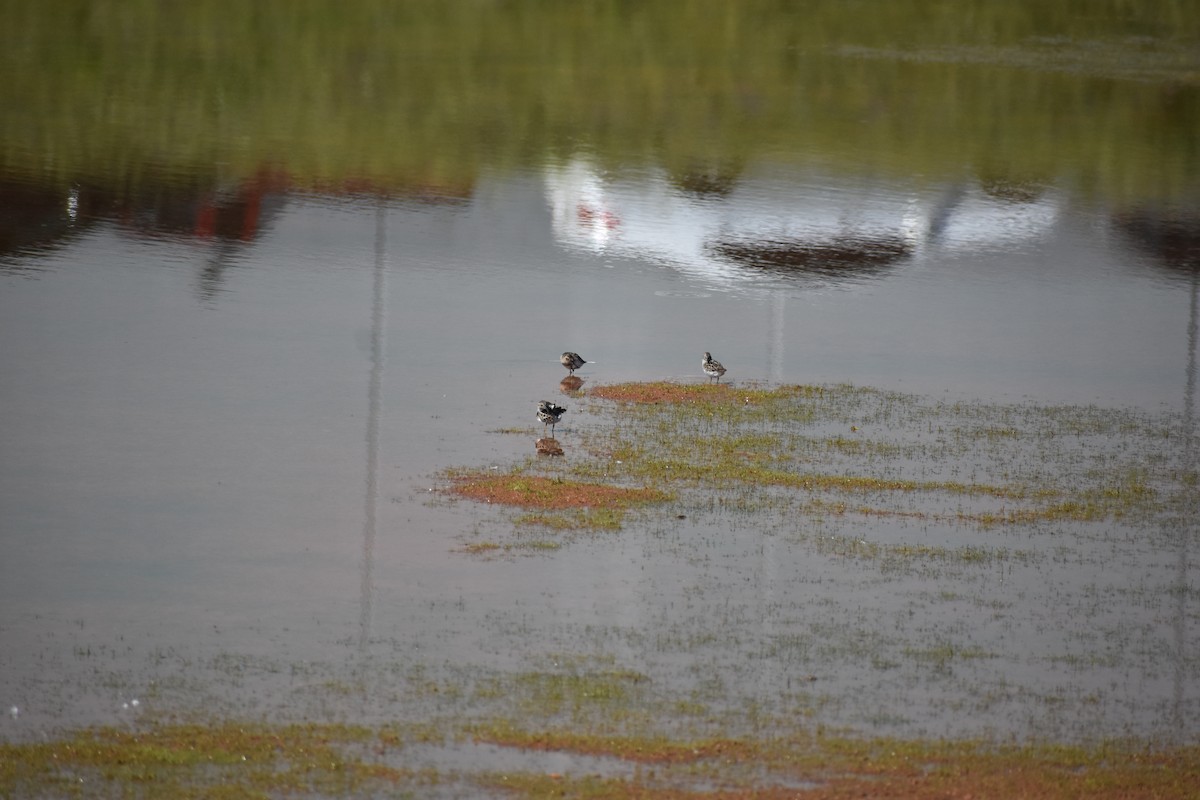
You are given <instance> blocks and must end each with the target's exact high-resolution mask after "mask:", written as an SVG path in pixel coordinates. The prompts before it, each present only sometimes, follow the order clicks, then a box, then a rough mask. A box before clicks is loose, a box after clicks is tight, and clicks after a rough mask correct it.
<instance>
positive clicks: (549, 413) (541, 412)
mask: <svg viewBox="0 0 1200 800" xmlns="http://www.w3.org/2000/svg"><path fill="white" fill-rule="evenodd" d="M566 412H567V410H566V409H565V408H563V407H562V406H556V405H554V403H551V402H550V401H549V400H542V401H541V402H540V403H538V412H537V418H538V422H540V423H542V424H543V425H549V426H550V438H554V426H555V425H557V424H558V418H559V417H561V416H562V415H563V414H565V413H566Z"/></svg>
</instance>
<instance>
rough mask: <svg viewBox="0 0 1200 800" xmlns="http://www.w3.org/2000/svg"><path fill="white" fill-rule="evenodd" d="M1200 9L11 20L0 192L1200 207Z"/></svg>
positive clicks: (56, 9) (881, 2)
mask: <svg viewBox="0 0 1200 800" xmlns="http://www.w3.org/2000/svg"><path fill="white" fill-rule="evenodd" d="M1196 8H1197V6H1196V4H1195V2H1194V1H1193V0H845V1H844V2H768V1H765V0H744V1H742V2H738V1H737V0H677V1H675V2H622V1H621V0H608V1H606V2H586V1H580V2H561V0H520V1H514V2H500V1H499V0H458V1H457V2H452V1H450V0H406V1H405V2H396V1H395V0H355V2H329V1H328V0H254V2H244V0H243V1H241V2H234V0H189V2H171V1H169V0H55V2H47V3H32V2H28V0H0V78H2V79H0V108H3V109H4V113H3V114H2V115H0V173H7V174H17V175H25V176H30V177H34V178H36V179H38V180H42V181H48V182H52V183H53V182H63V183H66V182H78V181H81V180H83V181H90V182H98V183H101V184H103V185H106V186H109V187H112V188H118V189H119V188H120V187H127V188H130V187H136V186H138V185H139V184H141V183H143V182H146V181H151V180H153V181H161V180H163V178H164V176H168V177H176V178H178V179H179V180H182V181H188V182H197V183H203V184H208V185H212V184H218V185H219V184H223V183H227V182H230V183H232V182H237V181H240V180H243V179H245V178H247V177H249V176H251V175H254V174H258V173H261V172H262V171H263V170H277V171H278V172H279V173H281V174H286V175H287V177H288V180H289V182H290V183H291V184H292V185H295V186H299V187H302V188H313V189H325V188H333V189H345V188H349V187H359V188H368V189H374V190H384V191H411V190H414V189H420V188H422V187H427V188H433V189H436V190H439V191H448V192H452V193H453V192H463V193H467V192H469V191H470V190H471V187H472V186H473V185H474V183H475V182H476V180H477V177H478V175H479V174H480V173H481V172H482V171H485V170H494V171H506V170H510V169H519V168H527V167H530V166H537V165H539V164H542V163H545V161H546V160H547V159H557V158H562V157H565V156H568V155H570V154H573V153H577V152H585V153H587V154H588V155H589V156H590V157H591V158H593V159H595V160H596V161H597V162H598V163H599V164H600V165H602V166H603V167H606V168H610V169H620V168H622V167H625V166H628V165H630V164H646V163H654V164H659V165H662V166H664V167H665V168H666V169H668V170H669V171H671V172H672V173H673V174H674V175H675V176H676V177H677V179H678V180H680V181H687V180H690V179H692V178H691V177H690V176H695V175H700V176H701V177H702V178H703V176H705V175H715V176H718V177H728V176H730V175H732V176H736V175H737V173H738V172H739V171H740V170H741V169H742V168H744V167H745V166H746V165H747V164H750V163H753V162H762V161H770V162H787V163H799V164H805V163H815V164H819V165H821V167H822V168H824V169H829V170H833V171H841V172H850V173H861V172H871V173H885V174H896V175H898V176H903V177H911V176H919V177H922V178H926V179H930V180H936V179H939V178H942V177H945V176H954V177H957V176H961V175H962V174H963V173H964V172H966V173H974V174H977V175H979V176H980V177H981V178H983V179H984V180H992V179H996V180H1004V181H1022V182H1024V181H1042V180H1065V181H1067V182H1068V183H1069V185H1071V186H1073V187H1076V188H1077V189H1079V190H1080V191H1082V192H1084V193H1088V194H1098V195H1101V196H1103V197H1106V198H1108V199H1113V200H1117V201H1121V202H1143V201H1167V202H1178V201H1181V200H1186V199H1189V198H1191V199H1194V196H1195V193H1196V189H1197V184H1198V180H1197V178H1198V176H1200V135H1198V134H1200V14H1197V13H1196Z"/></svg>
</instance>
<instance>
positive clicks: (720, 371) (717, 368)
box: [700, 352, 725, 383]
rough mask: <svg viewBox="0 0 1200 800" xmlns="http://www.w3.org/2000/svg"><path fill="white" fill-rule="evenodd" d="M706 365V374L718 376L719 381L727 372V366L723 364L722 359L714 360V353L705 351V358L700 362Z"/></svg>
mask: <svg viewBox="0 0 1200 800" xmlns="http://www.w3.org/2000/svg"><path fill="white" fill-rule="evenodd" d="M700 365H701V366H702V367H704V374H705V375H707V376H708V377H710V378H716V379H717V383H720V382H721V376H722V375H724V374H725V367H723V366H721V362H720V361H714V360H713V357H712V353H709V352H705V353H704V360H703V361H701V362H700Z"/></svg>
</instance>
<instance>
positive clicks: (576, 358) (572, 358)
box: [559, 350, 588, 375]
mask: <svg viewBox="0 0 1200 800" xmlns="http://www.w3.org/2000/svg"><path fill="white" fill-rule="evenodd" d="M559 362H560V363H561V364H562V365H563V366H564V367H566V368H567V369H569V370H570V371H571V374H572V375H574V374H575V370H577V369H579V368H580V367H582V366H583V365H584V364H586V363H588V362H586V361H584V360H583V356H581V355H579V353H572V352H571V351H569V350H568V351H567V352H565V353H563V354H562V358H560V359H559Z"/></svg>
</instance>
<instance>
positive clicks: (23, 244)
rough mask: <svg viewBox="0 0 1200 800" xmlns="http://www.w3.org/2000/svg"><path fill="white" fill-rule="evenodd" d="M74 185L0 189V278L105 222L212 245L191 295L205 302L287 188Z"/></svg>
mask: <svg viewBox="0 0 1200 800" xmlns="http://www.w3.org/2000/svg"><path fill="white" fill-rule="evenodd" d="M71 185H72V188H71V189H69V190H62V189H55V188H51V187H38V186H33V185H31V184H29V183H26V182H16V181H5V182H3V183H0V271H8V272H21V271H25V270H29V269H34V268H36V266H35V265H36V264H37V263H38V261H37V259H38V258H40V257H43V256H45V255H47V254H49V253H50V252H53V251H54V250H57V249H61V248H62V247H64V246H66V245H68V244H69V243H71V242H73V241H75V240H76V239H78V237H79V236H81V235H82V234H83V233H84V232H85V231H88V230H91V229H94V228H95V227H96V226H97V225H99V224H102V223H108V224H114V225H116V226H117V229H118V230H119V231H121V232H122V233H123V234H125V235H126V236H130V237H132V238H135V239H147V240H173V241H187V242H195V243H198V244H203V245H207V246H209V247H210V248H211V250H210V254H209V257H208V258H207V260H206V262H205V264H204V267H203V268H202V269H201V271H200V272H199V274H198V275H197V276H196V291H197V294H198V295H199V296H200V297H201V298H203V299H206V300H210V299H212V298H213V297H214V296H215V295H216V294H217V293H218V292H219V291H221V287H222V284H223V282H224V276H225V272H226V270H227V269H229V267H230V266H231V265H232V264H233V262H234V261H235V260H236V258H237V256H238V254H239V253H241V252H242V250H243V249H244V248H245V247H246V246H247V245H249V244H251V243H252V242H254V241H255V240H257V239H258V238H259V237H260V236H262V235H263V233H264V232H266V231H267V230H269V229H270V227H271V225H272V223H273V221H274V220H275V219H276V218H277V217H278V216H279V214H280V213H281V212H282V210H283V207H284V206H285V205H286V203H287V195H286V186H285V185H284V183H283V182H282V181H281V180H280V179H278V178H276V177H273V176H270V175H269V174H263V175H260V176H259V177H257V178H255V179H253V180H250V181H246V182H244V183H241V184H238V185H237V186H233V187H229V188H219V187H216V186H211V185H203V184H191V185H189V184H181V183H178V182H175V181H172V180H169V179H166V178H164V179H162V180H161V181H144V182H142V183H140V184H139V188H138V189H137V190H136V191H133V192H123V191H120V192H119V191H116V190H113V189H107V188H99V187H95V186H90V185H88V184H71Z"/></svg>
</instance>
